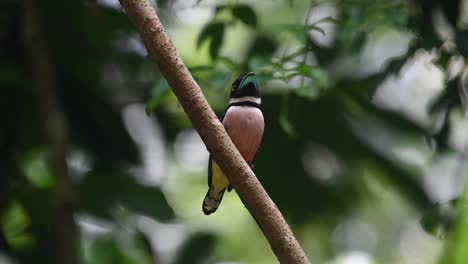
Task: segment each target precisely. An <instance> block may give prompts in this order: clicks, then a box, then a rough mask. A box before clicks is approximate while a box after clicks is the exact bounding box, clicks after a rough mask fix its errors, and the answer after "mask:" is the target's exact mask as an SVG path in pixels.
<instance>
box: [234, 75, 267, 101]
mask: <svg viewBox="0 0 468 264" xmlns="http://www.w3.org/2000/svg"><path fill="white" fill-rule="evenodd" d="M247 96H249V97H254V98H260V90H259V88H258V85H257V80H256V78H255V74H254V73H253V72H250V73H248V74H246V75H243V76H241V77H239V78H238V79H237V80H235V81H234V83H232V88H231V98H242V97H247Z"/></svg>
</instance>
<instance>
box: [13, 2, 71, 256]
mask: <svg viewBox="0 0 468 264" xmlns="http://www.w3.org/2000/svg"><path fill="white" fill-rule="evenodd" d="M37 2H38V1H35V0H24V1H23V21H22V22H23V44H24V49H25V53H26V55H27V59H28V62H29V66H30V71H31V73H32V80H33V83H34V89H35V92H36V95H37V99H38V102H39V106H40V114H41V118H42V123H43V126H44V127H43V129H44V135H45V138H46V142H47V144H48V147H49V163H50V165H51V170H52V174H53V177H54V190H53V193H52V205H53V222H54V224H53V225H52V232H53V235H54V243H55V245H54V253H55V259H56V263H64V264H65V263H67V264H75V263H77V262H78V258H77V247H76V243H77V241H76V238H77V236H76V225H75V222H74V220H73V213H74V211H75V208H76V204H77V194H76V192H75V190H74V188H73V183H72V181H71V179H70V177H69V175H68V166H67V162H66V152H67V145H68V132H67V126H66V120H65V114H64V113H63V110H62V107H61V104H60V99H59V96H58V85H57V78H56V72H55V69H54V66H53V63H52V61H51V57H50V53H49V50H48V44H47V38H46V34H45V30H44V29H43V28H42V24H41V23H42V21H41V16H40V12H39V10H38V6H37V5H38V3H37Z"/></svg>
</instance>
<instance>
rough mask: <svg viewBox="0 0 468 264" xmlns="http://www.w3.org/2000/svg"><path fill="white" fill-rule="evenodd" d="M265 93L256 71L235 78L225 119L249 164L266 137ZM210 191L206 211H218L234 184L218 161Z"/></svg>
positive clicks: (211, 169) (213, 165)
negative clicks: (263, 110)
mask: <svg viewBox="0 0 468 264" xmlns="http://www.w3.org/2000/svg"><path fill="white" fill-rule="evenodd" d="M260 105H261V97H260V90H259V88H258V84H257V80H256V77H255V74H253V73H248V74H246V75H244V76H241V77H239V78H238V79H237V80H235V81H234V83H233V84H232V88H231V96H230V99H229V106H228V109H227V110H226V113H225V115H224V118H223V119H222V123H223V125H224V127H225V128H226V131H227V133H228V134H229V136H230V137H231V140H232V141H233V142H234V145H235V146H236V147H237V149H238V150H239V152H240V154H241V155H242V157H243V158H244V159H245V161H247V163H248V164H252V161H253V159H254V158H255V155H256V154H257V150H258V147H259V145H260V141H261V140H262V137H263V130H264V128H265V122H264V120H263V114H262V111H261V110H260ZM208 187H209V189H208V192H207V194H206V197H205V199H204V200H203V212H204V213H205V214H206V215H209V214H211V213H214V212H215V211H216V210H217V209H218V206H219V204H220V203H221V200H222V198H223V195H224V192H225V190H226V189H228V191H231V189H232V186H231V185H230V183H229V180H228V179H227V178H226V176H225V175H224V173H223V171H222V170H221V168H220V167H219V166H218V164H217V163H216V161H214V160H213V159H212V158H211V155H210V158H209V161H208Z"/></svg>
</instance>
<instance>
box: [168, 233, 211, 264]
mask: <svg viewBox="0 0 468 264" xmlns="http://www.w3.org/2000/svg"><path fill="white" fill-rule="evenodd" d="M214 241H215V237H214V235H212V234H208V233H197V234H194V235H192V236H191V237H190V238H189V239H188V240H187V241H186V242H185V243H184V245H182V248H181V249H179V253H178V255H177V257H176V259H175V261H174V262H173V263H174V264H197V263H207V259H208V257H209V256H210V255H211V254H212V251H213V247H214Z"/></svg>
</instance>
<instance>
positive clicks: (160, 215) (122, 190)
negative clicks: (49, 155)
mask: <svg viewBox="0 0 468 264" xmlns="http://www.w3.org/2000/svg"><path fill="white" fill-rule="evenodd" d="M80 192H81V201H82V203H83V206H84V208H85V209H87V210H88V211H89V212H90V213H92V214H94V215H96V216H99V217H104V218H112V212H113V210H115V209H116V206H123V207H125V208H127V209H128V210H130V211H132V212H134V213H139V214H144V215H147V216H149V217H152V218H154V219H156V220H159V221H169V220H171V219H173V218H174V212H173V210H172V208H171V207H170V206H169V204H168V203H167V201H166V198H165V197H164V194H163V193H162V192H161V190H160V189H159V188H157V187H152V186H145V185H141V184H139V183H138V182H136V181H135V180H134V179H133V178H132V177H131V176H130V175H126V174H124V173H122V172H118V171H104V170H101V171H93V172H91V173H90V174H88V175H87V176H86V178H85V179H84V180H83V182H82V183H81V184H80Z"/></svg>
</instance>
